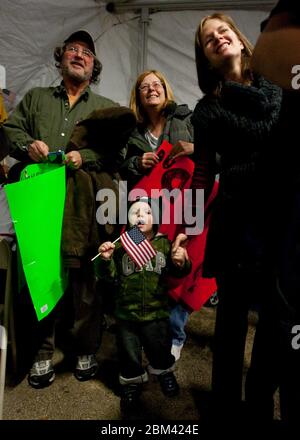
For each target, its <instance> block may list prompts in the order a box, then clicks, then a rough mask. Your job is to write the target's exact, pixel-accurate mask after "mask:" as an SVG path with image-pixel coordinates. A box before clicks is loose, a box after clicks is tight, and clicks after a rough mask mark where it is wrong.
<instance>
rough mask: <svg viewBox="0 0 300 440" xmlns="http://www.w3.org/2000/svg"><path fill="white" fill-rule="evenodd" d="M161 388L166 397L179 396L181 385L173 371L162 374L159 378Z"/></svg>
mask: <svg viewBox="0 0 300 440" xmlns="http://www.w3.org/2000/svg"><path fill="white" fill-rule="evenodd" d="M158 380H159V383H160V387H161V390H162V392H163V393H164V395H165V396H168V397H173V396H177V394H179V385H178V383H177V380H176V377H175V376H174V374H173V373H172V372H171V371H168V372H166V373H161V374H160V375H159V376H158Z"/></svg>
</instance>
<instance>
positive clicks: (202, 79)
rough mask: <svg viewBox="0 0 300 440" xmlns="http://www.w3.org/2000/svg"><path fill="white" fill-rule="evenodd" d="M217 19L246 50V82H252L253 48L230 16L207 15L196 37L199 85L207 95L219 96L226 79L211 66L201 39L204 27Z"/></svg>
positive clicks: (244, 72)
mask: <svg viewBox="0 0 300 440" xmlns="http://www.w3.org/2000/svg"><path fill="white" fill-rule="evenodd" d="M213 19H217V20H220V21H223V22H224V23H226V24H227V25H228V26H229V27H230V29H231V30H232V31H233V32H234V33H235V34H236V35H237V37H238V39H239V40H240V41H241V42H242V44H243V46H244V48H243V49H242V76H243V79H244V81H245V82H247V81H251V79H252V74H251V70H250V59H251V56H252V51H253V46H252V44H251V43H250V41H249V40H248V39H247V37H245V35H244V34H243V33H242V32H241V31H240V30H239V28H238V27H237V25H236V24H235V22H234V21H233V20H232V18H231V17H229V16H228V15H225V14H222V13H219V12H216V13H215V14H212V15H207V16H206V17H204V18H203V20H201V22H200V24H199V26H198V28H197V31H196V35H195V56H196V68H197V75H198V84H199V87H200V89H201V90H202V92H203V93H205V94H218V93H219V92H220V90H221V87H222V82H223V80H224V78H223V77H222V75H220V73H218V71H217V70H216V69H214V68H212V66H211V65H210V63H209V61H208V59H207V58H206V56H205V54H204V47H203V45H202V41H201V37H202V31H203V26H204V25H205V23H206V22H207V21H208V20H213Z"/></svg>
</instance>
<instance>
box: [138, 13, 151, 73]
mask: <svg viewBox="0 0 300 440" xmlns="http://www.w3.org/2000/svg"><path fill="white" fill-rule="evenodd" d="M150 21H151V18H150V16H149V8H142V9H141V19H140V23H141V46H140V47H141V49H140V53H139V57H140V60H139V73H141V72H144V70H146V69H147V67H148V66H147V65H148V59H147V58H148V57H147V54H148V26H149V23H150Z"/></svg>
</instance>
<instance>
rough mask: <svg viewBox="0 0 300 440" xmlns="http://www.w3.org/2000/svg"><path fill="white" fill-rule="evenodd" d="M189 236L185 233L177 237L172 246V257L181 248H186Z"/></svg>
mask: <svg viewBox="0 0 300 440" xmlns="http://www.w3.org/2000/svg"><path fill="white" fill-rule="evenodd" d="M187 239H188V237H187V235H185V234H184V233H183V232H181V233H180V234H178V235H177V237H176V238H175V240H174V242H173V244H172V255H173V254H175V253H176V252H177V249H178V248H179V247H180V246H181V247H185V246H186V244H187Z"/></svg>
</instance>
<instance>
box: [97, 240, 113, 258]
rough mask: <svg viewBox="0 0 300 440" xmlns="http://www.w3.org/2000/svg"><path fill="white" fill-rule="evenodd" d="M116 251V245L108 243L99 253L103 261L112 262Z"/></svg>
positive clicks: (103, 245) (100, 248) (101, 246)
mask: <svg viewBox="0 0 300 440" xmlns="http://www.w3.org/2000/svg"><path fill="white" fill-rule="evenodd" d="M114 249H115V245H114V244H113V243H112V242H111V241H106V242H105V243H102V244H101V245H100V246H99V249H98V252H101V255H100V257H101V258H102V260H110V259H111V256H112V254H113V252H114Z"/></svg>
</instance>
